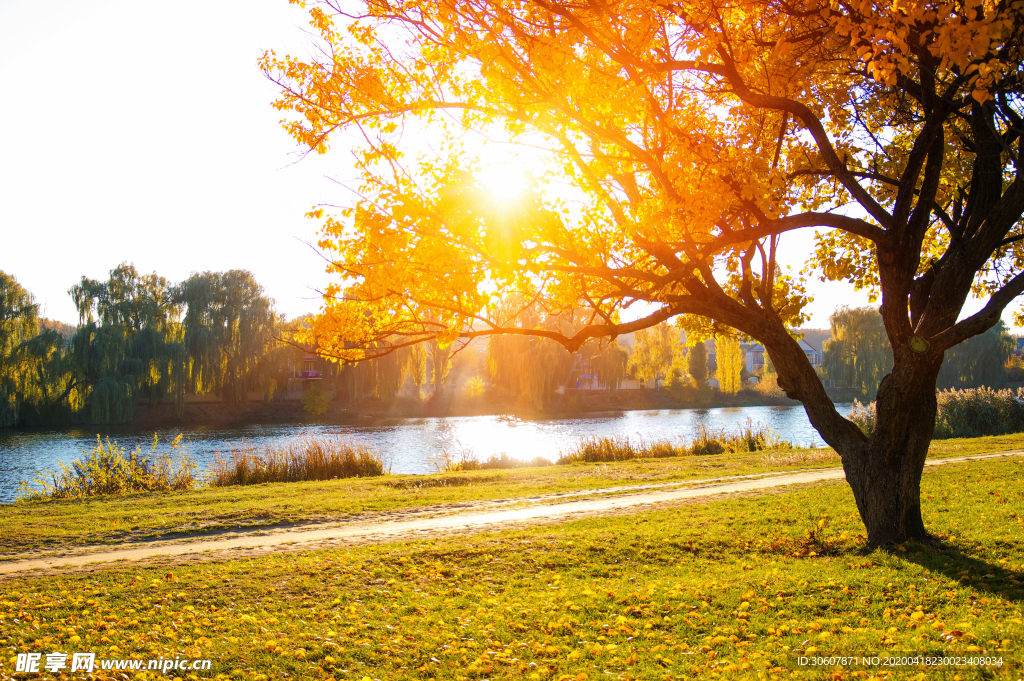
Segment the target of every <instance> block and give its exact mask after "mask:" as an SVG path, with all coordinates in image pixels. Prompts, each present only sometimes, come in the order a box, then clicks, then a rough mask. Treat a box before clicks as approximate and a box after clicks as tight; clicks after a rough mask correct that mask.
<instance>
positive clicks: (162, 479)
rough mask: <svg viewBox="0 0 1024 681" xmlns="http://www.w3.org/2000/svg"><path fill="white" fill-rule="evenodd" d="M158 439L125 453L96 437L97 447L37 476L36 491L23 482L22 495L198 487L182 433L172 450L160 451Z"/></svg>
mask: <svg viewBox="0 0 1024 681" xmlns="http://www.w3.org/2000/svg"><path fill="white" fill-rule="evenodd" d="M158 445H159V440H158V438H157V436H156V435H155V434H154V435H153V446H152V448H151V449H150V452H149V453H148V454H143V452H142V448H141V447H138V448H136V449H135V451H133V452H129V453H127V454H126V453H125V448H124V447H121V446H118V444H117V441H116V440H114V441H113V442H112V441H111V440H110V438H109V437H108V438H107V439H106V440H103V439H101V438H100V436H99V435H97V436H96V446H95V447H93V448H92V449H90V450H89V451H86V452H82V454H83V456H82V458H80V459H78V460H77V461H72V462H71V465H69V466H66V465H64V463H63V462H59V464H58V465H59V466H60V472H59V473H53V472H49V479H48V480H47V479H46V478H45V477H43V475H46V474H43V475H40V476H39V477H37V478H36V480H35V481H36V484H38V485H39V489H37V490H33V489H31V488H30V487H28V485H27V484H26V483H22V491H23V497H24V498H27V499H81V498H84V497H95V496H103V495H113V494H132V493H135V492H172V491H174V492H177V491H185V490H192V489H196V487H198V485H199V480H198V478H197V477H196V464H195V461H193V460H192V458H191V457H190V456H188V455H187V454H184V453H183V452H181V451H180V447H181V435H179V436H178V437H176V438H175V439H174V441H173V442H172V443H171V446H170V448H169V449H167V450H164V451H158V450H157V448H158Z"/></svg>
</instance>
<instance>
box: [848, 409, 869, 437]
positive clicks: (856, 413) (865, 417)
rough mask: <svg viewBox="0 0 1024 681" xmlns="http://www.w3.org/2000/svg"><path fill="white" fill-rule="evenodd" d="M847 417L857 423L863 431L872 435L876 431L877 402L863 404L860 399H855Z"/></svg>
mask: <svg viewBox="0 0 1024 681" xmlns="http://www.w3.org/2000/svg"><path fill="white" fill-rule="evenodd" d="M846 418H848V419H850V420H851V421H853V422H854V423H855V424H857V427H858V428H860V431H861V432H862V433H864V434H865V435H871V433H873V432H874V431H875V403H874V402H868V403H867V404H861V403H860V400H854V401H853V407H852V408H851V409H850V413H849V415H848V416H847V417H846Z"/></svg>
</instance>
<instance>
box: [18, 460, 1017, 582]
mask: <svg viewBox="0 0 1024 681" xmlns="http://www.w3.org/2000/svg"><path fill="white" fill-rule="evenodd" d="M1017 456H1024V451H1010V452H999V453H995V454H980V455H974V456H962V457H951V458H944V459H932V460H929V461H928V462H927V463H926V468H934V467H936V466H940V465H945V464H951V463H965V462H970V461H979V460H985V459H997V458H1005V457H1017ZM844 478H845V476H844V475H843V470H842V468H823V469H817V470H809V471H801V472H798V473H789V474H774V475H772V474H768V475H765V476H757V477H754V476H738V478H737V479H728V480H725V479H721V478H719V479H717V480H722V481H721V482H710V481H707V482H706V484H693V481H691V482H690V483H687V482H686V481H680V482H678V483H664V487H662V485H650V484H648V485H636V486H630V487H616V488H608V489H605V490H590V491H588V492H586V493H575V492H573V493H561V494H556V495H552V496H555V497H567V499H566V500H564V501H556V502H554V503H546V504H538V503H536V502H537V501H538V500H542V499H543V498H544V497H529V498H523V499H504V500H498V501H492V502H484V505H487V506H490V507H491V508H490V509H487V508H485V509H484V510H480V509H479V508H475V507H471V510H464V511H462V512H452V511H451V509H450V508H446V509H443V514H441V515H438V514H431V513H430V509H429V508H427V509H422V510H420V511H417V512H411V513H410V514H409V516H411V517H407V518H404V519H398V520H388V519H376V520H371V521H366V520H360V519H356V520H352V521H349V522H342V523H337V522H335V523H329V524H328V523H324V524H321V525H319V526H316V525H313V526H310V525H306V526H304V527H300V528H297V529H293V530H283V531H282V530H272V531H266V530H263V531H254V532H251V533H247V534H243V535H241V536H233V537H226V538H218V539H199V540H193V541H188V540H173V541H161V540H156V541H152V542H147V543H146V544H145V545H143V546H138V547H132V548H125V547H100V548H99V549H98V550H93V551H91V552H89V553H81V554H73V555H62V556H47V557H33V558H24V559H17V558H16V559H14V560H7V561H3V562H0V577H4V576H7V577H11V576H14V575H18V574H21V573H25V572H30V571H42V572H43V573H45V574H57V573H65V572H72V571H75V570H76V569H80V568H83V567H85V566H91V567H93V568H103V566H102V565H98V564H105V563H112V562H115V561H140V560H147V559H154V558H178V559H186V560H187V559H188V558H189V557H192V558H196V559H202V558H208V557H209V555H205V556H204V555H202V554H210V553H211V552H216V553H221V552H229V553H232V554H238V553H239V552H243V553H246V554H247V553H248V552H257V553H260V552H264V551H266V550H273V549H277V550H281V549H282V548H288V549H292V550H301V549H309V548H314V547H319V546H322V545H324V544H328V543H330V544H337V543H341V544H345V543H360V544H362V543H373V542H385V541H400V540H409V539H423V538H428V537H434V536H438V535H442V536H443V535H450V534H456V533H457V534H464V533H472V532H476V531H481V530H487V529H490V530H494V529H505V528H508V527H512V526H520V525H532V524H539V523H547V522H563V521H566V520H571V519H574V518H579V517H594V516H601V515H615V514H618V513H622V512H625V511H627V510H628V509H632V508H635V507H651V506H664V505H666V504H672V503H677V502H682V501H686V500H690V499H695V498H699V497H709V496H715V495H722V494H737V493H749V492H757V491H761V490H769V489H776V488H779V487H786V486H790V485H799V484H809V483H817V482H824V481H829V480H842V479H844ZM699 482H700V481H698V483H699ZM630 490H636V491H635V492H632V493H630ZM609 492H620V493H618V494H614V495H611V496H609V495H608V493H609ZM594 495H600V496H594ZM519 502H522V503H528V502H532V503H534V505H530V506H523V507H516V508H494V507H495V506H507V505H511V504H517V503H519ZM93 548H96V547H93Z"/></svg>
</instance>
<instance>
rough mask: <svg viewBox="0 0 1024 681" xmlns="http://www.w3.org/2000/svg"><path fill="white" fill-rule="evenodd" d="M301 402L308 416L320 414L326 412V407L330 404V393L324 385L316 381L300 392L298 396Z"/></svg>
mask: <svg viewBox="0 0 1024 681" xmlns="http://www.w3.org/2000/svg"><path fill="white" fill-rule="evenodd" d="M299 401H300V402H302V409H303V411H305V412H306V414H308V415H309V416H314V417H316V416H320V415H321V414H324V413H326V412H327V407H328V406H329V405H330V395H328V394H327V391H326V390H324V387H323V386H322V385H320V383H317V384H316V385H314V386H313V387H312V388H310V389H309V390H307V391H306V392H304V393H302V397H300V398H299Z"/></svg>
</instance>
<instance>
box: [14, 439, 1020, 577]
mask: <svg viewBox="0 0 1024 681" xmlns="http://www.w3.org/2000/svg"><path fill="white" fill-rule="evenodd" d="M1020 449H1024V433H1022V434H1017V435H1004V436H995V437H983V438H971V439H961V440H942V441H936V442H933V443H932V445H931V447H930V448H929V457H930V458H933V459H939V458H950V457H960V456H970V455H977V454H984V453H992V452H1002V451H1011V450H1020ZM839 463H840V462H839V457H838V456H837V455H836V454H835V452H834V451H833V450H831V449H828V448H819V449H806V448H802V449H791V450H769V451H761V452H731V453H730V452H726V453H721V454H716V455H712V456H677V457H669V458H663V459H634V460H629V461H616V462H603V463H572V464H566V465H557V466H545V467H540V468H514V469H489V470H476V471H460V472H454V473H435V474H426V475H383V476H379V477H373V478H346V479H343V480H325V481H311V482H292V483H268V484H261V485H251V486H242V487H234V486H233V487H216V488H202V489H198V490H195V491H188V492H163V493H138V494H130V495H124V496H110V497H90V498H86V499H83V500H62V501H44V500H39V501H22V502H18V503H11V504H0V526H2V527H4V528H5V533H4V535H2V536H0V560H2V559H4V558H5V557H7V558H9V557H10V556H11V555H12V554H15V553H22V552H24V551H29V550H33V551H42V552H51V551H56V550H61V549H66V548H69V547H75V546H78V547H81V546H89V545H97V544H105V545H114V544H126V545H128V544H132V543H134V542H144V541H152V540H154V539H188V538H194V537H202V536H210V535H216V534H222V533H226V532H232V531H236V530H244V531H251V530H255V529H262V530H271V529H273V528H278V527H284V526H299V525H305V524H310V523H329V522H340V521H344V520H346V519H349V518H351V517H354V516H358V515H360V514H376V516H377V517H380V518H387V517H390V516H391V515H393V514H395V513H405V512H409V511H411V510H414V509H421V508H426V507H435V508H440V507H448V508H451V509H456V508H458V507H459V506H460V505H462V504H467V503H480V502H489V501H495V500H500V499H507V498H513V497H523V498H525V497H533V496H538V495H555V494H575V493H581V492H588V493H589V492H592V491H593V490H597V489H607V488H614V487H620V486H630V485H637V484H643V485H671V484H687V483H691V482H692V481H694V480H707V479H709V478H720V477H723V476H743V475H747V476H758V475H765V474H770V473H791V472H795V471H803V470H818V469H823V468H830V467H835V466H838V465H839Z"/></svg>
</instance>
